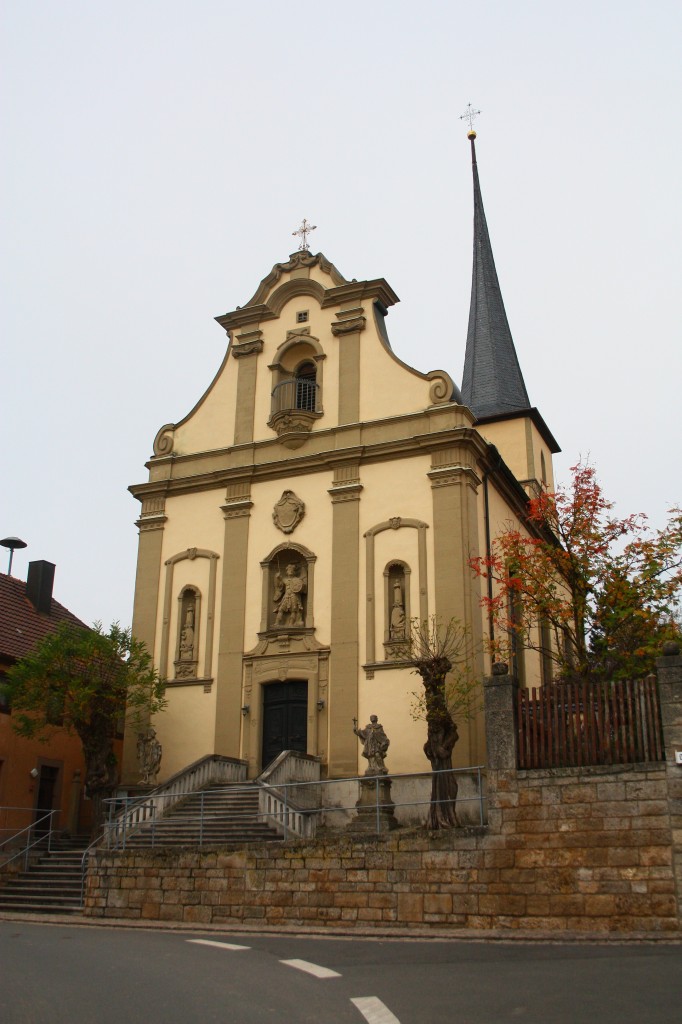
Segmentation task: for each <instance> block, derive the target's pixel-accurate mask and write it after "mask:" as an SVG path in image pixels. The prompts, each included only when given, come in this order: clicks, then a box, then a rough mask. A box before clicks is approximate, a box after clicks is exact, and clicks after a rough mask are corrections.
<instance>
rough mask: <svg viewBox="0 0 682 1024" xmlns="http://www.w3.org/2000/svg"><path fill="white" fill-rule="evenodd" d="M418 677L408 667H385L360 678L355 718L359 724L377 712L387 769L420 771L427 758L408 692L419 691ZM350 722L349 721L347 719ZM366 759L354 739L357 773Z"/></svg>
mask: <svg viewBox="0 0 682 1024" xmlns="http://www.w3.org/2000/svg"><path fill="white" fill-rule="evenodd" d="M420 687H421V680H420V678H419V676H417V675H414V673H412V672H411V671H410V670H409V669H387V670H384V671H379V672H376V673H375V675H374V679H366V678H365V673H364V672H363V673H362V675H361V679H360V692H359V700H358V720H359V722H360V727H362V726H364V725H366V724H367V722H369V717H370V715H378V717H379V721H380V722H381V724H382V725H383V727H384V731H385V732H386V735H387V736H388V738H389V740H390V741H391V745H390V747H389V750H388V755H387V757H386V767H387V768H388V769H389V771H390V772H394V773H395V772H397V773H399V772H424V771H428V770H429V762H428V761H427V759H426V757H425V756H424V751H423V747H424V743H425V742H426V722H424V721H415V720H414V718H413V712H412V706H413V705H414V698H413V696H412V694H413V693H414V692H416V691H419V689H420ZM349 724H350V725H352V723H349ZM366 767H367V761H366V760H365V759H364V758H363V756H362V745H361V743H360V742H359V741H358V774H359V775H363V774H364V771H365V768H366Z"/></svg>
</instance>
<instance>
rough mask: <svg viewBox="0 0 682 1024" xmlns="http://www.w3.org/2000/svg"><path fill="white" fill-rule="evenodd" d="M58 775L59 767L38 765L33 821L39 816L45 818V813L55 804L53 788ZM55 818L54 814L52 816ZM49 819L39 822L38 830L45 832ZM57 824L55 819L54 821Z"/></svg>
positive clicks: (38, 818) (55, 786) (37, 819)
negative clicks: (38, 775) (38, 774)
mask: <svg viewBox="0 0 682 1024" xmlns="http://www.w3.org/2000/svg"><path fill="white" fill-rule="evenodd" d="M58 775H59V768H58V767H57V766H55V765H51V764H42V765H41V766H40V777H39V779H38V798H37V800H36V811H35V818H34V821H39V820H40V819H41V818H45V815H46V814H47V813H48V812H49V811H51V810H53V809H54V805H55V790H56V788H57V777H58ZM54 817H55V819H56V815H55V816H54ZM49 824H50V823H49V820H47V819H45V820H44V821H41V822H40V825H39V826H38V831H39V832H43V831H45V832H47V830H48V828H49ZM54 824H55V825H56V824H57V821H56V820H55V821H54Z"/></svg>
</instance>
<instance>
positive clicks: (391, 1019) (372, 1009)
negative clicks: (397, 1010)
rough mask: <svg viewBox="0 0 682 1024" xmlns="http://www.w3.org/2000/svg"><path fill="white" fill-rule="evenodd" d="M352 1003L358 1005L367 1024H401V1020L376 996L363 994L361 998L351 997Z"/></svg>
mask: <svg viewBox="0 0 682 1024" xmlns="http://www.w3.org/2000/svg"><path fill="white" fill-rule="evenodd" d="M351 1003H353V1005H354V1006H357V1008H358V1010H359V1011H360V1013H361V1014H362V1016H363V1017H364V1018H365V1020H366V1021H367V1024H400V1021H399V1020H398V1018H397V1017H396V1016H395V1014H393V1013H391V1011H390V1010H389V1008H388V1007H387V1006H386V1004H385V1003H382V1001H381V1000H380V999H377V997H376V996H363V997H361V998H360V999H351Z"/></svg>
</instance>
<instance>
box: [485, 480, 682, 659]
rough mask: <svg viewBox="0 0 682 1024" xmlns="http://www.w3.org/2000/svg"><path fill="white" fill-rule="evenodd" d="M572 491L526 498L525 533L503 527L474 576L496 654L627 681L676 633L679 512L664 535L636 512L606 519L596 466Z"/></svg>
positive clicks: (680, 577)
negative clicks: (486, 589) (486, 586)
mask: <svg viewBox="0 0 682 1024" xmlns="http://www.w3.org/2000/svg"><path fill="white" fill-rule="evenodd" d="M571 473H572V479H571V483H570V484H569V486H568V487H567V488H565V489H559V490H557V491H556V492H554V493H551V492H546V491H545V492H542V493H541V494H539V495H538V496H537V497H534V498H531V499H530V501H529V505H528V512H527V516H526V520H527V529H525V530H524V529H518V528H515V527H513V526H512V525H509V527H508V528H507V529H505V530H504V531H503V532H502V533H501V534H500V535H499V536H498V537H497V538H496V539H495V540H494V541H493V543H492V546H491V552H490V555H489V556H488V557H480V558H474V559H472V560H471V562H470V565H471V567H472V569H473V571H474V572H475V573H476V574H477V575H478V576H481V577H484V578H486V579H489V578H491V579H492V580H493V581H494V585H493V588H492V590H493V593H492V596H488V597H485V598H484V599H483V604H484V606H486V607H487V608H488V611H489V615H490V620H491V624H492V627H493V629H492V631H491V632H492V633H493V634H494V637H491V638H490V646H491V648H492V651H493V656H494V657H495V658H496V659H498V660H508V659H509V655H510V647H512V646H513V645H514V644H520V645H522V646H523V647H526V648H531V649H535V650H540V651H542V653H543V656H544V657H546V658H547V659H548V660H549V659H551V662H552V664H553V676H554V678H555V679H561V678H589V677H593V678H594V677H602V678H611V679H615V678H632V677H634V676H638V675H643V674H646V673H647V672H650V671H651V670H652V668H653V664H654V659H655V657H656V655H657V654H658V653H659V652H660V644H661V642H662V641H663V640H665V639H669V638H672V637H674V636H676V635H679V625H678V624H677V623H676V616H675V612H676V601H677V598H678V595H679V593H680V589H681V587H682V511H681V510H680V509H679V508H676V509H671V511H670V518H669V520H668V522H667V523H666V525H665V526H664V527H663V529H661V530H650V529H649V527H648V524H647V517H646V516H645V515H643V514H641V513H639V514H635V515H630V516H627V517H626V518H624V519H620V518H617V517H616V516H614V515H612V509H613V502H610V501H608V500H607V499H606V498H605V497H604V494H603V492H602V489H601V487H600V485H599V482H598V480H597V476H596V471H595V469H594V467H593V466H591V465H589V464H586V463H583V462H581V463H579V464H578V465H577V466H573V467H572V469H571Z"/></svg>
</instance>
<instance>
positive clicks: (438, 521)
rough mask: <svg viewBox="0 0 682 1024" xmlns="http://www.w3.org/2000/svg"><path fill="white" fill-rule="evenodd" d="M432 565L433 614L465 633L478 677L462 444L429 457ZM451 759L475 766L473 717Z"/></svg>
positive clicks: (470, 488) (470, 478)
mask: <svg viewBox="0 0 682 1024" xmlns="http://www.w3.org/2000/svg"><path fill="white" fill-rule="evenodd" d="M428 476H429V479H430V480H431V488H432V500H433V561H434V588H435V596H436V616H437V618H438V620H439V622H440V623H441V624H442V625H447V623H448V622H450V621H451V620H452V619H455V620H456V621H457V622H458V624H459V625H460V626H461V627H462V628H463V629H464V630H465V631H466V633H467V636H468V637H469V639H470V645H471V649H472V650H473V652H474V662H473V664H472V666H471V670H472V671H473V672H475V674H476V676H477V677H478V678H480V677H481V676H482V675H483V655H482V651H481V640H482V637H481V614H480V609H479V593H478V590H477V587H476V585H475V581H474V576H473V573H472V571H471V569H470V567H469V559H471V558H473V557H475V556H476V555H477V554H478V551H479V543H478V515H477V501H478V497H477V495H478V486H479V484H480V482H481V481H480V478H479V476H478V474H477V471H476V462H475V457H474V453H473V452H472V451H471V449H470V448H469V446H467V445H465V444H459V445H453V446H452V447H451V448H443V449H439V450H437V451H434V452H433V453H432V458H431V469H430V470H429V473H428ZM459 731H460V742H459V743H458V744H457V747H456V748H455V757H456V760H457V763H458V764H460V765H472V764H480V761H481V758H482V756H483V726H482V723H481V722H480V721H477V720H476V719H472V720H471V721H470V722H469V723H467V725H466V727H465V726H464V723H462V727H461V728H460V730H459Z"/></svg>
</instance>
